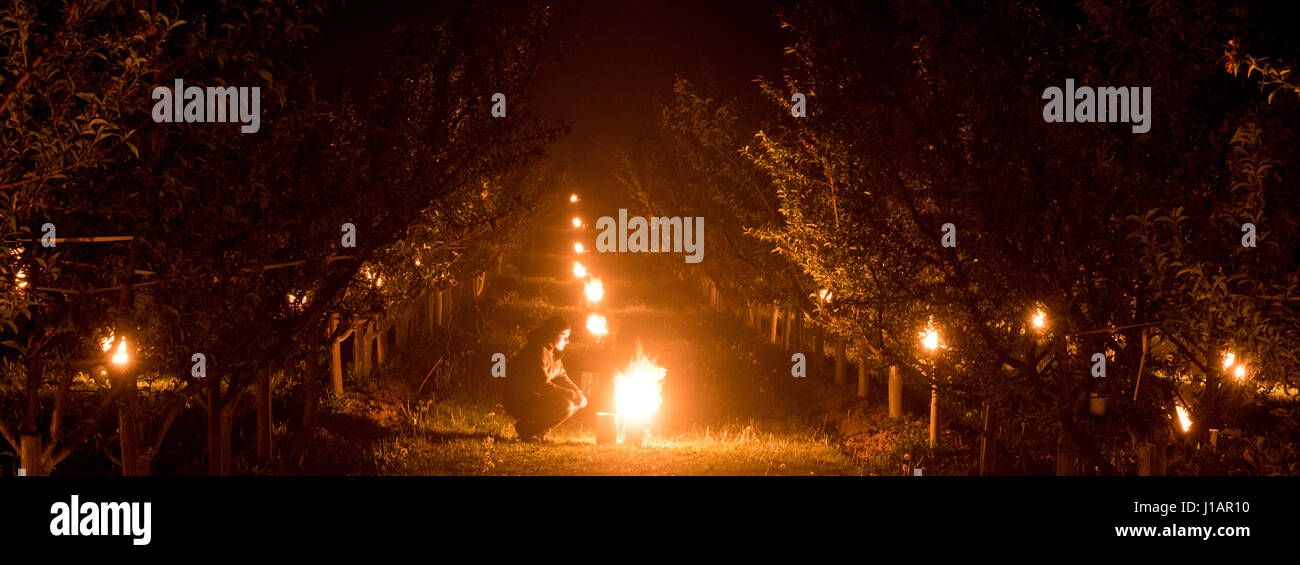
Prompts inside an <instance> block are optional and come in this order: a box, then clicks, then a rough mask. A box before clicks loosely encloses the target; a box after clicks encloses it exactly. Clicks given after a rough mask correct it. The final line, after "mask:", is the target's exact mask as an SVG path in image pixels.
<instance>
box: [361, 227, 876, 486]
mask: <svg viewBox="0 0 1300 565" xmlns="http://www.w3.org/2000/svg"><path fill="white" fill-rule="evenodd" d="M557 221H558V220H557ZM579 233H580V232H579V231H578V230H560V229H555V230H544V233H542V234H539V236H538V237H537V239H536V244H535V245H534V246H533V248H532V249H531V250H530V252H529V253H527V254H525V255H522V256H520V257H516V258H514V260H513V261H511V263H512V264H513V265H514V268H515V269H517V270H518V272H519V275H518V276H517V277H515V278H510V277H507V278H508V279H510V280H508V282H507V283H506V286H507V287H508V288H507V289H505V290H502V291H501V293H500V295H499V301H498V302H497V303H496V304H495V305H494V306H493V307H491V308H490V309H489V311H488V312H486V314H485V319H484V324H483V325H484V328H485V331H484V333H485V335H484V336H483V337H482V340H481V341H482V345H481V346H480V349H479V350H478V351H475V352H474V353H473V354H472V355H471V356H470V358H472V359H474V360H475V363H473V364H472V366H470V367H465V368H463V369H462V370H465V371H468V372H469V374H468V375H467V376H466V377H467V378H468V380H469V382H471V383H474V384H472V385H471V386H464V387H460V388H458V389H456V390H454V391H453V392H450V393H449V394H446V395H443V396H442V397H441V398H439V399H438V401H437V402H426V403H424V404H421V405H420V406H418V407H414V408H408V409H404V410H403V418H402V420H403V424H402V426H403V427H404V428H405V431H404V432H403V433H399V434H396V435H394V436H392V437H391V438H389V439H385V440H383V441H381V442H380V444H379V448H378V450H377V452H376V453H375V457H376V459H377V463H378V467H379V471H380V472H383V473H388V474H455V475H473V474H504V475H805V476H806V475H827V474H859V473H860V472H861V471H860V466H859V463H858V462H857V461H856V460H855V459H854V458H853V457H852V456H851V455H850V454H848V453H847V452H846V451H845V450H844V448H843V447H842V446H841V444H840V443H839V442H838V441H836V440H835V439H834V438H833V437H832V436H831V435H830V434H828V433H826V431H825V430H824V429H819V428H820V427H824V424H825V421H824V420H822V421H821V424H822V425H821V426H818V425H817V423H816V422H813V421H808V418H805V417H801V416H800V415H799V414H798V411H797V410H791V409H790V407H789V402H788V401H789V398H788V393H791V392H792V391H791V390H788V389H787V388H786V387H785V385H783V384H781V383H780V382H779V380H780V379H779V377H780V375H781V372H782V371H785V372H786V373H788V370H789V369H788V365H787V366H780V365H776V366H766V367H765V366H763V365H764V363H763V362H761V361H760V359H759V356H757V355H755V353H754V352H753V351H752V347H751V345H752V344H749V345H747V344H746V343H744V341H743V340H744V339H746V338H751V337H752V336H746V335H744V331H745V330H744V329H743V328H730V327H722V326H723V325H726V324H724V321H722V320H718V319H714V318H712V317H711V316H710V315H709V314H708V313H707V312H705V311H704V309H703V308H702V307H701V306H702V305H701V304H700V302H701V300H700V299H699V298H698V297H696V296H694V295H692V294H691V293H690V292H689V291H688V290H686V289H685V288H684V287H683V285H682V284H681V283H679V282H678V281H677V280H676V279H675V278H673V277H671V276H667V275H664V274H662V273H661V272H658V271H656V269H655V267H656V266H660V267H662V265H663V263H661V262H660V261H662V260H663V259H662V258H652V257H649V256H647V255H631V254H596V253H592V252H587V253H584V254H582V255H581V256H578V255H575V254H574V253H573V251H572V242H573V241H574V240H577V239H578V238H579V237H582V236H580V235H579ZM592 238H593V235H592V233H591V232H587V233H586V234H585V238H584V241H585V243H584V244H585V245H586V246H587V248H588V249H590V248H591V247H592V246H593V245H592ZM575 257H576V258H579V259H580V260H581V261H582V262H583V263H584V265H586V267H587V268H588V269H589V270H590V271H591V273H592V275H594V276H597V277H599V278H601V279H602V280H603V281H604V286H605V292H606V295H605V299H604V300H603V301H602V302H601V304H600V305H599V306H597V307H594V309H597V310H599V311H601V312H603V313H604V315H606V316H607V318H608V320H609V326H610V328H611V331H612V332H613V334H612V335H611V336H610V338H608V339H607V340H605V342H604V343H601V344H597V343H595V340H594V338H593V337H592V336H591V335H590V334H589V333H588V332H587V331H586V330H585V320H586V316H587V313H588V312H589V311H592V310H593V307H590V306H587V305H585V304H584V303H583V301H582V294H581V288H582V285H581V282H580V281H579V280H578V279H576V278H574V277H573V275H572V272H571V268H572V262H573V260H574V259H575ZM673 258H674V259H675V260H680V257H679V256H674V257H673ZM552 314H560V315H563V316H566V317H567V318H568V319H569V320H570V323H571V324H573V326H574V331H573V334H574V338H573V344H572V345H571V346H570V350H569V351H568V352H566V357H565V360H564V362H565V364H566V367H567V368H568V370H569V372H570V374H571V375H573V376H574V377H575V380H577V377H578V374H579V373H580V372H582V371H584V370H585V371H591V372H592V373H593V374H594V375H595V380H596V382H597V385H596V387H597V391H596V394H594V395H593V400H594V404H596V405H597V406H599V405H600V404H601V403H602V402H608V401H609V398H608V397H604V396H602V395H601V394H600V391H601V390H602V389H601V384H602V383H603V381H604V380H605V379H608V377H609V376H610V375H612V373H613V370H614V369H615V368H617V367H620V366H622V365H624V364H626V363H627V362H629V361H631V359H632V358H633V356H634V355H635V348H636V344H637V342H638V341H640V344H641V347H642V348H643V350H644V352H645V354H646V355H647V356H650V357H654V358H655V359H656V360H657V362H658V364H660V365H661V366H664V367H666V368H667V369H668V377H667V379H666V381H665V386H664V406H663V408H662V409H661V411H660V414H659V415H658V417H657V418H656V420H655V422H654V424H653V426H652V428H651V437H650V438H649V439H647V440H646V442H645V444H644V445H643V446H641V447H631V446H622V445H614V446H610V445H600V446H598V445H596V444H595V437H594V432H593V424H594V410H592V409H591V408H588V409H587V410H585V411H584V412H580V413H579V414H578V415H577V416H575V417H574V418H573V419H572V420H570V421H568V422H565V423H564V424H563V425H562V426H560V427H558V428H557V429H555V430H553V431H552V434H551V437H552V438H553V440H554V443H551V444H532V443H524V442H520V441H517V439H516V436H515V432H514V429H513V419H511V418H510V417H509V416H507V415H505V414H504V413H503V411H502V408H501V406H500V404H499V402H500V382H499V381H497V382H493V381H496V380H495V379H491V378H490V377H488V374H489V372H488V365H487V363H486V361H485V360H487V359H490V357H491V354H492V352H495V351H501V352H504V353H505V354H506V355H507V356H510V355H513V353H514V352H515V351H517V350H518V347H519V346H520V345H522V341H521V336H522V335H523V334H524V333H526V332H527V331H528V330H529V329H531V328H532V327H533V326H534V325H536V324H537V322H539V321H540V320H542V319H543V318H544V317H546V316H549V315H552ZM479 360H484V361H485V362H484V363H483V364H478V363H477V361H479ZM767 361H768V363H767V365H773V364H772V363H770V361H771V359H770V358H769V359H767ZM787 377H788V374H787ZM774 383H776V385H775V386H774ZM605 390H608V389H605ZM793 392H798V391H793Z"/></svg>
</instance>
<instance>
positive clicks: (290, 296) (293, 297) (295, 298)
mask: <svg viewBox="0 0 1300 565" xmlns="http://www.w3.org/2000/svg"><path fill="white" fill-rule="evenodd" d="M297 299H298V297H296V296H294V295H292V294H290V295H289V304H293V301H294V300H297Z"/></svg>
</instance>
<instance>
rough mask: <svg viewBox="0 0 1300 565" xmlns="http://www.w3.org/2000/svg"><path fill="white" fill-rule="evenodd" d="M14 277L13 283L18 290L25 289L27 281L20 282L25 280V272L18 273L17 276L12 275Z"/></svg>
mask: <svg viewBox="0 0 1300 565" xmlns="http://www.w3.org/2000/svg"><path fill="white" fill-rule="evenodd" d="M14 277H15V279H14V283H15V284H17V285H18V288H27V281H25V280H22V279H25V278H27V272H26V271H18V274H16V275H14Z"/></svg>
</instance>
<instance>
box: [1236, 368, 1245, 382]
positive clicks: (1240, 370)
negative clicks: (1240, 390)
mask: <svg viewBox="0 0 1300 565" xmlns="http://www.w3.org/2000/svg"><path fill="white" fill-rule="evenodd" d="M1235 374H1236V376H1237V380H1238V381H1244V380H1246V366H1245V365H1237V370H1236V371H1235Z"/></svg>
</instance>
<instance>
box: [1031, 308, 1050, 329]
mask: <svg viewBox="0 0 1300 565" xmlns="http://www.w3.org/2000/svg"><path fill="white" fill-rule="evenodd" d="M1046 325H1047V314H1045V313H1043V310H1042V309H1041V308H1040V309H1039V310H1038V311H1037V312H1034V327H1035V328H1038V329H1040V330H1041V329H1043V327H1044V326H1046Z"/></svg>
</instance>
